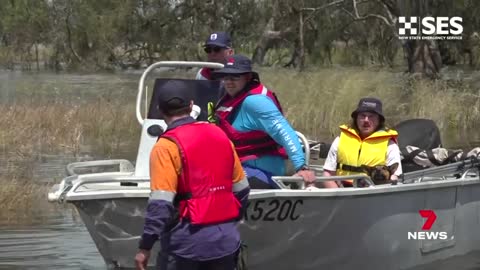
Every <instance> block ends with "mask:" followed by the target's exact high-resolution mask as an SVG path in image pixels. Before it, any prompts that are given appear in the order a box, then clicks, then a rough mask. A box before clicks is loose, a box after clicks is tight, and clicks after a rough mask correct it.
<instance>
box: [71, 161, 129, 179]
mask: <svg viewBox="0 0 480 270" xmlns="http://www.w3.org/2000/svg"><path fill="white" fill-rule="evenodd" d="M107 166H118V172H133V171H135V167H134V166H133V164H132V163H131V162H130V161H129V160H126V159H106V160H92V161H81V162H73V163H70V164H68V165H67V168H66V170H67V175H68V176H72V175H79V174H82V173H80V172H79V171H78V170H79V169H87V168H88V169H92V168H98V167H107Z"/></svg>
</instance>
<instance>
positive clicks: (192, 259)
mask: <svg viewBox="0 0 480 270" xmlns="http://www.w3.org/2000/svg"><path fill="white" fill-rule="evenodd" d="M167 84H169V85H167V89H166V90H165V91H163V92H162V93H161V94H160V95H159V100H158V101H159V102H158V104H159V109H160V111H161V112H162V114H163V115H164V119H165V122H166V123H167V125H168V129H167V130H166V131H165V133H164V134H163V135H161V136H160V138H159V140H158V141H157V143H156V144H155V146H154V147H153V149H152V152H151V154H150V178H151V180H150V181H151V182H150V187H151V190H152V191H151V194H150V198H149V201H148V206H147V211H146V216H145V225H144V231H143V234H142V238H141V241H140V244H139V248H140V250H139V252H138V253H137V255H136V257H135V261H136V266H137V269H146V265H147V262H148V259H149V257H150V250H151V248H152V246H153V245H154V243H155V241H156V240H158V239H160V241H161V247H162V252H160V254H159V257H158V258H157V267H159V268H160V269H225V270H233V269H234V268H235V263H236V256H237V252H238V250H239V247H240V234H239V231H238V230H237V222H238V221H239V220H240V218H241V216H242V214H241V213H242V212H243V211H242V210H243V209H244V208H245V207H246V203H247V200H248V195H249V192H250V187H249V185H248V180H247V179H246V177H245V174H244V172H243V170H242V167H241V163H240V160H239V158H238V156H237V154H236V153H235V150H234V147H233V144H232V142H231V141H230V140H229V139H228V137H227V136H226V135H225V133H224V132H223V131H222V130H221V129H220V128H218V127H217V126H215V125H213V124H211V123H208V122H197V121H195V120H194V119H193V118H192V117H190V115H189V114H190V112H191V109H192V106H193V101H192V98H191V97H190V91H189V90H191V89H187V87H186V86H185V85H184V84H183V83H182V82H181V81H175V80H172V81H170V82H167ZM168 86H169V87H168ZM175 216H176V217H178V218H174V217H175Z"/></svg>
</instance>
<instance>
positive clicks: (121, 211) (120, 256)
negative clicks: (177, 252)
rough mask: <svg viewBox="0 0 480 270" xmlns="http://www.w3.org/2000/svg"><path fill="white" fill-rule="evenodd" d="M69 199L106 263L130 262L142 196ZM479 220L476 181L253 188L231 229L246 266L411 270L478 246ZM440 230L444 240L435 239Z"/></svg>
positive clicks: (142, 208) (139, 228) (479, 198)
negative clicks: (425, 214)
mask: <svg viewBox="0 0 480 270" xmlns="http://www.w3.org/2000/svg"><path fill="white" fill-rule="evenodd" d="M106 197H108V195H106ZM77 199H78V198H77ZM72 203H74V204H75V206H76V207H77V209H78V210H79V213H80V215H81V217H82V219H83V220H84V222H85V225H86V227H87V228H88V231H89V232H90V234H91V236H92V238H93V240H94V241H95V243H96V245H97V247H98V249H99V251H100V253H101V255H102V256H103V258H104V259H105V261H106V263H107V264H108V265H109V266H111V267H112V266H117V267H126V268H128V267H133V266H134V265H133V258H134V256H135V253H136V251H137V247H138V240H139V235H140V234H141V232H142V229H143V222H144V220H143V216H144V211H145V207H146V203H147V197H137V198H132V197H129V198H115V199H98V198H97V199H92V197H91V196H90V199H88V200H76V201H72ZM422 209H430V210H433V211H434V212H435V214H436V216H437V219H436V220H435V222H434V223H433V226H432V227H431V229H430V230H429V231H425V230H422V226H423V224H424V223H425V219H424V218H422V217H421V216H420V215H419V210H422ZM479 222H480V181H479V180H468V181H460V180H458V181H457V180H452V181H444V182H437V181H436V183H434V182H425V183H419V184H408V185H400V186H396V187H392V186H385V187H375V188H369V189H350V190H348V189H341V190H337V191H327V190H320V191H313V192H308V191H289V190H280V191H253V192H252V195H251V199H250V203H249V206H248V210H247V211H246V213H245V215H244V220H243V221H242V222H241V223H240V224H239V228H240V231H241V234H242V238H243V240H244V241H245V244H246V245H247V252H248V253H247V254H248V256H247V257H248V265H249V269H253V270H256V269H276V270H281V269H304V270H310V269H321V267H325V269H382V270H384V269H412V268H414V267H418V266H421V265H426V264H430V263H433V262H436V261H439V260H441V259H446V258H449V257H452V256H458V255H464V254H467V253H469V252H474V251H478V250H480V232H478V230H477V228H478V224H479ZM427 232H429V233H430V236H425V238H432V237H433V236H432V235H435V233H436V236H437V239H409V238H408V237H409V233H410V234H411V235H410V238H411V237H412V235H417V234H420V235H422V234H426V233H427ZM440 232H442V233H443V236H445V234H446V237H445V239H438V237H439V234H438V233H440ZM440 238H442V237H440ZM157 245H158V243H157ZM157 245H156V247H155V251H154V252H155V253H156V252H157V251H158V250H159V247H158V246H157ZM152 254H154V253H152ZM154 263H155V258H154V256H152V259H151V265H153V264H154Z"/></svg>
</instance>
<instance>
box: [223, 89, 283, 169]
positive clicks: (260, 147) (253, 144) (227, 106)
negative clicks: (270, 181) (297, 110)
mask: <svg viewBox="0 0 480 270" xmlns="http://www.w3.org/2000/svg"><path fill="white" fill-rule="evenodd" d="M249 95H266V96H267V97H269V98H270V99H272V101H273V102H274V103H275V106H277V108H278V110H279V111H280V112H281V113H282V114H283V110H282V107H281V106H280V102H279V101H278V99H277V97H276V96H275V93H273V92H272V91H270V90H268V89H267V88H266V87H265V86H263V85H262V84H260V83H259V84H258V85H256V86H255V87H254V88H252V89H250V90H249V91H244V92H242V93H239V94H238V95H237V96H235V97H233V98H231V97H230V96H228V95H225V96H224V97H223V98H222V99H221V100H220V101H219V103H218V104H217V108H216V115H217V118H218V125H219V126H220V127H221V128H222V129H223V131H225V133H226V134H227V136H228V138H230V140H231V141H232V142H233V144H234V145H235V150H236V151H237V154H238V157H239V158H240V161H242V162H243V161H246V160H251V159H256V158H258V157H261V156H263V155H275V156H281V157H282V158H284V159H287V158H288V156H287V154H286V151H285V149H284V148H283V147H282V146H281V145H279V144H278V143H277V142H275V141H274V140H273V139H272V138H271V137H270V136H269V135H268V134H267V133H265V132H263V131H258V130H257V131H247V132H240V131H238V130H236V129H235V128H234V127H233V126H232V125H231V122H233V119H230V118H231V116H233V114H234V113H235V112H236V110H237V109H238V108H240V105H242V102H243V101H244V100H245V98H247V97H248V96H249Z"/></svg>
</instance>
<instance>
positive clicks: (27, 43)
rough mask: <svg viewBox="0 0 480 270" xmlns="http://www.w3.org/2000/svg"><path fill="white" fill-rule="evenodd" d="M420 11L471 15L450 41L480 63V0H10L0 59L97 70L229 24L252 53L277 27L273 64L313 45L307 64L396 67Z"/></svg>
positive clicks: (0, 29)
mask: <svg viewBox="0 0 480 270" xmlns="http://www.w3.org/2000/svg"><path fill="white" fill-rule="evenodd" d="M354 2H355V3H357V5H356V6H357V10H355V9H354V6H355V5H353V3H354ZM418 12H421V13H423V14H432V15H433V16H461V17H462V18H463V26H464V29H465V31H464V32H465V35H464V36H465V38H464V40H463V41H459V42H453V41H452V42H449V43H448V45H446V46H445V47H446V48H447V49H448V50H451V51H452V52H451V53H450V54H451V55H452V57H454V59H453V61H456V62H458V63H459V62H460V60H462V59H463V58H464V52H465V51H471V52H472V54H471V55H474V56H473V57H470V56H469V57H470V58H472V61H473V62H475V63H472V66H474V64H476V61H477V59H478V57H477V55H478V53H479V49H478V47H479V46H478V33H477V34H476V37H477V39H474V40H473V41H472V38H470V37H471V36H475V33H476V32H475V31H476V29H478V28H479V27H480V19H479V17H478V16H477V14H478V13H479V12H480V2H478V1H472V0H455V1H448V0H438V1H434V0H418V1H417V0H377V1H374V0H367V1H358V0H357V1H353V0H344V1H334V0H322V1H318V0H302V1H296V0H238V1H220V0H209V1H197V0H178V1H173V0H121V1H118V0H74V1H70V0H38V1H32V0H1V4H0V65H2V66H3V67H7V68H12V69H13V68H17V67H21V68H23V69H32V68H34V67H36V68H40V67H41V66H45V67H46V68H51V69H57V70H58V69H83V70H87V71H94V70H110V69H117V68H142V67H144V66H145V65H148V64H151V63H153V62H155V61H158V60H202V59H205V55H204V53H203V51H202V48H201V44H202V43H203V41H204V40H205V38H206V37H207V36H208V34H209V33H210V32H211V31H219V30H224V31H228V32H230V33H231V35H232V37H233V41H234V47H235V49H236V51H237V52H243V53H247V54H249V55H251V56H253V54H254V52H255V49H256V48H258V47H259V46H261V45H262V42H264V40H265V36H266V35H267V36H268V34H272V33H273V35H274V36H275V38H273V39H272V40H271V41H270V42H271V43H270V44H269V45H268V46H267V47H268V48H267V52H266V55H265V57H264V58H263V59H264V62H263V64H264V65H273V66H284V65H285V64H287V63H288V62H290V61H291V59H293V58H294V57H301V56H299V55H298V54H296V53H295V52H296V51H298V49H299V48H300V47H302V46H303V48H304V51H305V55H304V60H305V63H306V64H307V66H308V65H310V66H331V65H336V64H341V65H368V66H371V65H375V66H376V65H382V66H389V67H392V66H395V65H405V61H404V59H403V58H402V57H398V56H399V52H401V51H402V47H401V44H400V41H399V40H398V38H397V37H396V36H395V31H396V26H395V17H397V16H401V15H404V16H409V15H413V14H418ZM357 14H358V17H357ZM372 14H374V15H376V16H369V17H368V18H367V16H366V15H372ZM300 18H303V20H302V22H303V44H301V43H300V36H299V29H300ZM382 18H384V19H385V20H383V19H382ZM386 21H387V22H389V23H386ZM465 62H469V61H465V60H464V61H463V62H462V63H465Z"/></svg>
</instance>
